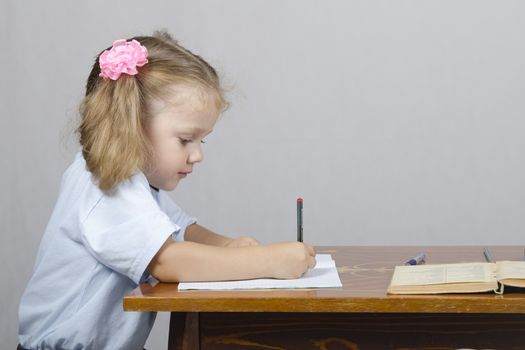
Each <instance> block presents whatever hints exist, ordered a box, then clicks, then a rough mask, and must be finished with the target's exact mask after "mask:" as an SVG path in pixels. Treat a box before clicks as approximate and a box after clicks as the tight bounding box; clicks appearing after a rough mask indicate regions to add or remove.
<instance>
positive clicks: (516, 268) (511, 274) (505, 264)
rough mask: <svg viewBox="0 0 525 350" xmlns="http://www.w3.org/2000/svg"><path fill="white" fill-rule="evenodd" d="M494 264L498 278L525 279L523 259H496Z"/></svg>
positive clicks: (524, 262)
mask: <svg viewBox="0 0 525 350" xmlns="http://www.w3.org/2000/svg"><path fill="white" fill-rule="evenodd" d="M496 266H497V276H498V279H505V278H523V279H525V261H498V262H497V263H496Z"/></svg>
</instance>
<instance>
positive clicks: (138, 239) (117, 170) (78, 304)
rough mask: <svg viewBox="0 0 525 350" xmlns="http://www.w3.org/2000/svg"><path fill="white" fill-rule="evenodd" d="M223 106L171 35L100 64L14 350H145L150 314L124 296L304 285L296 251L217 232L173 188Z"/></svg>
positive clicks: (138, 42) (118, 50)
mask: <svg viewBox="0 0 525 350" xmlns="http://www.w3.org/2000/svg"><path fill="white" fill-rule="evenodd" d="M225 106H226V102H225V99H224V96H223V91H222V89H221V86H220V83H219V79H218V77H217V74H216V72H215V70H214V69H213V68H212V67H211V66H210V65H209V64H208V63H206V62H205V61H204V60H203V59H202V58H201V57H199V56H197V55H195V54H193V53H191V52H190V51H188V50H187V49H185V48H183V47H182V46H180V45H179V44H178V43H177V42H176V41H174V40H173V39H172V38H171V37H170V36H169V35H168V34H167V33H155V34H154V35H153V36H143V37H135V38H133V39H131V40H117V41H115V42H114V43H113V46H112V47H111V48H109V49H108V50H105V51H104V52H102V53H101V54H100V55H99V56H98V57H97V59H96V62H95V64H94V65H93V68H92V70H91V74H90V75H89V78H88V81H87V86H86V95H85V98H84V100H83V102H82V105H81V108H80V112H81V123H80V126H79V128H78V132H79V134H80V144H81V146H82V152H81V153H80V152H79V153H78V154H77V155H76V157H75V160H74V161H73V163H72V164H71V166H70V167H69V168H68V169H67V170H66V172H65V173H64V175H63V177H62V182H61V186H60V193H59V196H58V200H57V203H56V205H55V208H54V211H53V214H52V216H51V219H50V221H49V223H48V226H47V228H46V231H45V234H44V236H43V239H42V242H41V245H40V249H39V251H38V255H37V257H36V263H35V267H34V271H33V276H32V278H31V280H30V281H29V284H28V286H27V288H26V290H25V292H24V295H23V297H22V300H21V303H20V309H19V322H20V324H19V342H20V345H19V349H96V350H99V349H111V350H115V349H126V350H129V349H142V348H143V346H144V343H145V342H146V339H147V337H148V334H149V332H150V330H151V327H152V325H153V322H154V319H155V313H145V312H144V313H137V312H124V311H123V309H122V297H123V296H124V295H126V294H127V293H129V292H130V291H131V290H132V289H134V288H135V287H137V285H138V284H139V283H141V282H145V281H147V280H148V279H149V278H151V277H154V278H156V279H158V280H160V281H162V282H179V281H217V280H235V279H249V278H261V277H270V278H297V277H299V276H301V275H302V274H303V273H304V272H305V271H306V270H307V269H308V268H311V267H313V266H314V265H315V258H314V256H315V252H314V249H313V248H312V247H311V246H310V245H308V244H303V243H297V242H284V243H277V244H270V245H260V244H259V242H257V240H255V239H254V238H251V237H239V238H236V239H233V238H228V237H226V236H222V235H219V234H217V233H214V232H212V231H210V230H208V229H206V228H204V227H202V226H200V225H198V224H197V223H196V220H195V219H194V218H193V217H191V216H189V215H188V214H186V213H185V212H184V211H182V210H181V209H180V208H179V207H178V206H177V205H176V204H175V203H174V202H173V201H172V200H171V199H170V197H169V196H168V194H167V193H166V192H165V191H171V190H173V189H174V188H175V187H176V186H177V185H178V183H179V181H181V180H182V179H184V178H185V177H186V176H188V175H189V174H191V172H192V171H193V166H194V165H195V164H196V163H198V162H200V161H202V159H203V153H202V149H201V143H202V142H204V141H203V139H204V137H205V136H206V135H208V134H209V133H211V132H212V131H213V127H214V125H215V123H216V122H217V118H218V115H219V113H220V112H221V111H222V110H223V109H224V107H225Z"/></svg>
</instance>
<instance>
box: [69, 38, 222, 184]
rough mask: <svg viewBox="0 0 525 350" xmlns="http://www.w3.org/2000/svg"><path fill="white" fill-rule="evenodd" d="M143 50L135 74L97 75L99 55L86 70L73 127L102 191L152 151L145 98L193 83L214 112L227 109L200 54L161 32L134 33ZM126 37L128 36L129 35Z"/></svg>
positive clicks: (213, 74) (133, 170)
mask: <svg viewBox="0 0 525 350" xmlns="http://www.w3.org/2000/svg"><path fill="white" fill-rule="evenodd" d="M132 39H135V40H137V41H138V42H139V43H141V44H142V45H144V46H145V47H146V48H147V50H148V63H147V64H146V65H144V66H143V67H138V74H137V75H134V76H130V75H125V74H123V75H121V76H120V77H119V78H118V79H117V80H110V79H104V78H102V77H99V73H100V67H99V57H100V54H102V52H101V53H100V54H99V55H98V56H97V59H96V61H95V64H94V65H93V68H92V69H91V73H90V75H89V78H88V81H87V85H86V95H85V97H84V99H83V101H82V103H81V105H80V116H81V120H80V125H79V127H78V129H77V132H78V133H79V139H80V144H81V145H82V154H83V156H84V159H85V160H86V164H87V168H88V169H89V171H90V172H91V173H92V174H93V175H94V176H95V178H96V179H97V180H98V186H99V188H100V189H101V190H102V191H111V190H112V189H114V188H115V187H116V186H117V185H118V184H119V183H121V182H122V181H124V180H126V179H128V178H129V177H131V176H132V175H134V174H135V173H136V172H137V170H143V169H144V167H145V165H146V161H147V159H148V157H149V156H150V155H151V150H150V143H149V141H148V139H147V137H146V133H145V127H146V126H147V122H148V121H147V119H148V109H149V101H151V100H152V99H164V98H168V97H169V96H170V95H172V94H173V89H169V87H171V86H173V85H180V84H184V85H192V86H196V87H198V88H200V89H201V90H204V91H205V92H206V93H207V95H209V94H211V95H212V96H211V97H213V98H214V99H215V104H216V107H217V109H218V111H223V110H224V109H225V108H226V107H227V102H226V100H225V98H224V91H223V89H222V88H221V85H220V82H219V77H218V75H217V73H216V71H215V69H213V67H211V66H210V65H209V64H208V63H207V62H206V61H204V60H203V59H202V58H201V57H200V56H198V55H195V54H193V53H192V52H190V51H189V50H187V49H185V48H184V47H182V46H180V45H179V44H178V43H177V41H176V40H174V39H173V38H172V37H171V36H170V35H169V34H168V33H166V32H155V33H154V34H153V35H152V36H137V37H134V38H132ZM129 40H131V39H129Z"/></svg>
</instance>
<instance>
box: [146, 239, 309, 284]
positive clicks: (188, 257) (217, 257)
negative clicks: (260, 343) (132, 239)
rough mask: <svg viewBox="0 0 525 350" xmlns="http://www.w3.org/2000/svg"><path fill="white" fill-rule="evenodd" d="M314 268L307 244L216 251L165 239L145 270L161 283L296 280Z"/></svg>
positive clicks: (219, 249)
mask: <svg viewBox="0 0 525 350" xmlns="http://www.w3.org/2000/svg"><path fill="white" fill-rule="evenodd" d="M314 266H315V251H314V249H313V248H312V246H310V245H309V244H305V243H299V242H285V243H276V244H271V245H266V246H263V245H258V246H248V247H238V248H231V247H218V246H213V245H207V244H201V243H195V242H177V241H174V240H173V239H171V237H170V238H168V239H167V240H166V243H164V245H163V246H162V247H161V249H160V250H159V251H158V253H157V255H155V257H154V258H153V260H152V261H151V263H150V264H149V266H148V270H149V272H150V273H151V274H152V275H153V276H154V277H155V278H157V279H158V280H160V281H162V282H190V281H193V282H197V281H228V280H241V279H251V278H264V277H268V278H283V279H284V278H298V277H300V276H301V275H302V274H303V273H305V272H306V270H307V269H308V268H309V267H314Z"/></svg>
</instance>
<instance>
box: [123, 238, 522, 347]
mask: <svg viewBox="0 0 525 350" xmlns="http://www.w3.org/2000/svg"><path fill="white" fill-rule="evenodd" d="M491 249H492V251H493V254H494V256H495V258H496V259H497V260H523V247H509V246H497V247H491ZM316 250H317V253H329V254H332V257H333V258H334V259H335V262H336V265H337V268H338V271H339V275H340V278H341V281H342V283H343V288H327V289H302V290H298V289H294V290H282V289H280V290H251V291H177V284H176V283H159V284H156V285H153V286H152V285H149V284H143V285H140V286H139V287H138V288H136V289H135V290H134V291H133V293H131V294H130V295H128V296H126V297H125V298H124V309H125V310H127V311H171V312H294V313H298V312H318V313H330V312H333V313H348V312H352V313H461V314H465V313H467V314H470V313H471V314H476V313H491V314H521V313H525V293H524V292H525V290H520V289H512V288H506V289H505V294H504V295H496V294H493V293H479V294H447V295H405V296H403V295H388V294H387V293H386V289H387V287H388V284H389V283H390V279H391V277H392V273H393V269H394V266H396V265H402V264H403V263H404V262H405V261H406V260H408V259H410V258H412V257H414V256H415V255H416V254H417V253H419V252H425V253H426V254H427V263H428V264H438V263H458V262H474V261H484V257H483V247H475V246H459V247H458V246H456V247H443V246H432V247H396V246H389V247H378V246H365V247H359V246H340V247H316ZM523 349H525V345H524V347H523Z"/></svg>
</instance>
